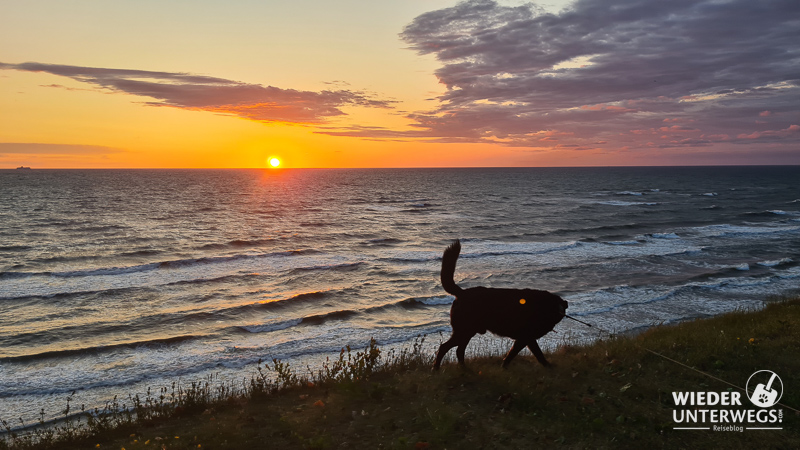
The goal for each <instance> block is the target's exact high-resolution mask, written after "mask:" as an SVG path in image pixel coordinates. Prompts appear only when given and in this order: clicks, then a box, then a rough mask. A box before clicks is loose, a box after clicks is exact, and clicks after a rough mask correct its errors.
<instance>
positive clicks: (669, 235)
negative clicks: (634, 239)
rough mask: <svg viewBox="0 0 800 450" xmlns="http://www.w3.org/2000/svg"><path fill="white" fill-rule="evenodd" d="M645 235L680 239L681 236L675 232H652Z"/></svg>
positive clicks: (656, 237)
mask: <svg viewBox="0 0 800 450" xmlns="http://www.w3.org/2000/svg"><path fill="white" fill-rule="evenodd" d="M645 236H647V237H651V238H653V239H680V238H681V237H680V236H678V235H677V234H675V233H650V234H646V235H645Z"/></svg>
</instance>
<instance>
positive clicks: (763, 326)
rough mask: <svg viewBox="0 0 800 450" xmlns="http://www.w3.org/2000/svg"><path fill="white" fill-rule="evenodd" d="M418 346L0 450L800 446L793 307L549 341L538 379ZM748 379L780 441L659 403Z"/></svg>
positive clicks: (146, 402)
mask: <svg viewBox="0 0 800 450" xmlns="http://www.w3.org/2000/svg"><path fill="white" fill-rule="evenodd" d="M422 347H423V346H422V343H421V342H419V341H418V342H417V343H416V344H415V345H414V346H413V347H411V348H408V349H406V350H404V351H402V352H398V353H391V354H385V353H384V352H382V351H381V349H379V348H378V347H377V346H376V345H375V343H374V341H373V342H371V343H370V345H369V346H368V347H367V348H366V349H364V350H363V351H358V352H354V351H352V350H351V349H349V348H347V349H343V351H342V353H341V354H340V355H339V358H338V359H334V360H332V361H328V362H327V363H326V364H324V365H323V366H322V367H321V368H318V369H316V370H308V371H304V372H303V373H302V374H301V373H297V372H296V371H295V370H294V369H293V368H292V367H290V366H289V365H288V364H286V363H283V362H280V361H273V362H272V363H271V364H270V363H267V364H260V365H259V372H258V373H257V374H256V375H255V376H254V377H253V378H252V379H251V380H250V381H249V384H247V385H243V386H241V387H239V388H236V389H234V388H231V387H229V386H228V387H224V386H217V387H215V384H214V382H213V380H206V382H204V383H197V384H194V385H192V386H189V387H187V388H185V389H181V388H180V387H174V386H173V388H172V390H171V391H170V390H162V391H161V392H159V393H158V394H157V395H155V394H154V395H148V396H146V398H145V399H136V398H129V399H128V401H127V402H126V403H127V404H128V406H126V407H125V408H123V407H122V405H120V404H119V403H117V404H116V405H114V404H113V403H112V404H111V405H109V406H108V407H107V408H106V410H105V411H97V412H92V413H86V412H84V413H83V414H81V415H79V416H78V417H79V418H81V422H79V423H78V422H77V419H76V418H74V416H73V418H72V419H70V420H69V421H67V422H62V423H61V424H59V425H58V427H60V428H59V429H54V427H47V428H42V429H39V430H37V431H35V432H33V434H27V435H22V434H18V435H14V436H12V435H11V434H8V433H7V436H6V437H5V439H4V440H3V439H0V449H9V448H15V449H16V448H19V449H46V448H59V449H72V448H75V449H78V448H81V449H86V448H103V449H120V448H124V449H126V450H133V449H189V448H205V449H249V448H310V449H326V448H329V449H335V448H385V449H425V448H430V449H440V448H441V449H443V448H450V449H471V448H482V449H483V448H486V449H490V448H538V447H558V448H647V447H649V448H689V447H692V448H695V447H697V448H702V447H712V448H800V414H798V413H797V412H796V411H795V410H796V409H800V375H798V374H800V358H798V355H800V299H794V300H789V301H781V302H775V303H770V304H768V305H767V306H766V307H765V308H764V309H763V310H760V311H750V312H744V311H740V312H735V313H730V314H726V315H723V316H719V317H714V318H710V319H703V320H695V321H690V322H684V323H680V324H677V325H673V326H658V327H654V328H651V329H650V330H648V331H646V332H644V333H642V334H640V335H637V336H634V337H613V338H609V339H605V340H601V341H598V342H595V343H593V344H590V345H586V346H571V345H564V346H562V347H560V348H559V349H558V350H557V351H555V352H554V353H552V354H549V355H548V358H549V360H550V361H551V362H552V363H553V364H554V367H553V368H551V369H545V368H543V367H542V366H540V365H539V364H538V363H537V362H536V361H535V359H534V358H532V357H530V356H528V357H517V359H515V360H514V362H513V363H512V364H511V365H510V367H509V368H508V369H507V370H503V369H501V368H500V359H501V358H500V357H499V356H497V355H494V356H487V357H479V358H472V359H469V360H468V361H467V366H468V369H466V370H464V369H462V368H460V367H458V366H457V365H455V364H452V363H451V364H446V365H444V366H443V367H442V370H441V371H439V372H438V373H431V372H430V369H429V368H430V364H431V362H432V356H433V355H429V354H424V352H423V351H422ZM653 352H655V353H658V355H657V354H655V353H653ZM659 355H662V356H659ZM665 357H666V358H670V359H672V360H674V361H670V360H668V359H666V358H665ZM678 363H680V364H678ZM687 367H691V368H693V369H690V368H687ZM761 369H769V370H772V371H774V372H776V373H778V374H779V375H780V376H781V378H782V380H783V384H784V388H785V390H784V393H783V397H782V399H781V404H783V405H785V406H780V405H778V406H776V407H775V408H779V409H783V414H784V415H783V422H782V423H780V426H782V427H783V430H779V431H775V430H764V431H760V430H747V431H744V432H725V431H684V430H674V429H673V428H674V427H675V426H676V424H675V423H674V422H673V416H672V412H673V410H674V409H675V405H674V403H673V398H672V392H678V391H684V392H685V391H713V392H725V391H729V390H734V391H735V390H736V388H734V387H731V386H730V385H728V384H726V383H724V382H723V381H720V380H724V381H727V382H730V383H732V384H734V385H737V386H741V387H744V385H745V383H746V381H747V379H748V377H749V376H750V375H751V374H753V373H754V372H755V371H757V370H761ZM698 371H701V372H704V373H705V374H702V373H699V372H698ZM743 402H744V403H743V404H744V406H743V407H740V408H745V409H758V408H755V407H753V406H752V405H750V404H749V401H748V400H747V399H744V398H743ZM130 405H132V407H131V406H130ZM792 408H794V409H795V410H793V409H792ZM712 409H713V407H712Z"/></svg>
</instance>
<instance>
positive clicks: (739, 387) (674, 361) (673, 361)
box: [564, 314, 800, 414]
mask: <svg viewBox="0 0 800 450" xmlns="http://www.w3.org/2000/svg"><path fill="white" fill-rule="evenodd" d="M564 317H566V318H569V319H572V320H574V321H576V322H580V323H582V324H584V325H586V326H587V327H591V328H594V329H596V330H598V331H601V332H603V333H607V334H609V335H611V336H614V333H611V332H609V331H607V330H604V329H602V328H600V327H596V326H593V325H591V324H588V323H586V322H584V321H582V320H578V319H576V318H574V317H572V316H568V315H566V314H564ZM641 348H642V349H644V350H646V351H648V352H650V353H652V354H654V355H656V356H658V357H660V358H664V359H665V360H667V361H670V362H672V363H675V364H677V365H679V366H681V367H684V368H686V369H689V370H693V371H695V372H697V373H699V374H701V375H705V376H707V377H708V378H711V379H713V380H717V381H719V382H721V383H724V384H727V385H728V386H731V387H734V388H736V389H739V390H740V391H742V392H744V393H745V394H746V395H748V397H749V395H750V393H749V392H747V389H745V388H743V387H741V386H738V385H735V384H733V383H731V382H729V381H725V380H723V379H722V378H718V377H715V376H714V375H711V374H710V373H707V372H703V371H702V370H699V369H696V368H694V367H691V366H688V365H686V364H684V363H682V362H680V361H676V360H674V359H672V358H670V357H668V356H664V355H662V354H661V353H658V352H657V351H654V350H651V349H649V348H647V347H641ZM776 405H781V406H783V407H784V408H786V409H789V410H792V411H794V412H795V413H797V414H800V410H797V409H795V408H792V407H791V406H788V405H785V404H783V403H780V402H778V403H776Z"/></svg>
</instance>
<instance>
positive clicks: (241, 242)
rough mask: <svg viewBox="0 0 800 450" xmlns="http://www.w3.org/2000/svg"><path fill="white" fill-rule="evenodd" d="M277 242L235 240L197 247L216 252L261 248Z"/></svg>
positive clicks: (267, 240)
mask: <svg viewBox="0 0 800 450" xmlns="http://www.w3.org/2000/svg"><path fill="white" fill-rule="evenodd" d="M274 242H275V239H273V238H265V239H253V240H247V239H234V240H232V241H228V242H225V243H212V244H205V245H201V246H199V247H196V248H197V249H198V250H215V249H224V248H241V247H260V246H263V245H266V244H272V243H274Z"/></svg>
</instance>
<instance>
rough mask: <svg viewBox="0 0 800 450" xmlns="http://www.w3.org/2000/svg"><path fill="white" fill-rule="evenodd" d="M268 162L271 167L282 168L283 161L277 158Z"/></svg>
mask: <svg viewBox="0 0 800 450" xmlns="http://www.w3.org/2000/svg"><path fill="white" fill-rule="evenodd" d="M267 162H269V166H270V167H280V165H281V160H280V159H278V158H275V157H272V158H270V159H269V160H268V161H267Z"/></svg>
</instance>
